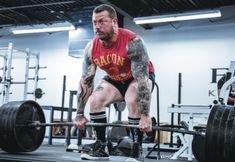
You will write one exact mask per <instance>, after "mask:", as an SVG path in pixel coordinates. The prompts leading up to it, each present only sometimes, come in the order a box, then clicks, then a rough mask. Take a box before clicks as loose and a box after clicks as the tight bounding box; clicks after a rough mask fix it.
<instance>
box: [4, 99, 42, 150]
mask: <svg viewBox="0 0 235 162" xmlns="http://www.w3.org/2000/svg"><path fill="white" fill-rule="evenodd" d="M0 113H1V119H0V130H1V133H0V139H1V140H0V141H1V142H0V147H1V148H2V150H4V151H7V152H31V151H34V150H36V149H37V148H38V147H39V146H40V145H41V143H42V141H43V139H44V135H45V127H41V128H40V129H36V128H31V127H17V125H24V124H28V123H31V122H33V121H39V122H41V123H45V117H44V114H43V110H42V109H41V107H40V106H39V105H38V104H37V103H36V102H34V101H13V102H9V103H6V104H4V105H2V106H1V108H0Z"/></svg>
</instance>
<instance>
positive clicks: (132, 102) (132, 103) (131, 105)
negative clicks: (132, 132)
mask: <svg viewBox="0 0 235 162" xmlns="http://www.w3.org/2000/svg"><path fill="white" fill-rule="evenodd" d="M126 104H127V107H128V109H129V111H130V114H132V115H134V116H136V115H139V109H138V105H137V101H136V98H134V97H129V98H128V99H127V100H126Z"/></svg>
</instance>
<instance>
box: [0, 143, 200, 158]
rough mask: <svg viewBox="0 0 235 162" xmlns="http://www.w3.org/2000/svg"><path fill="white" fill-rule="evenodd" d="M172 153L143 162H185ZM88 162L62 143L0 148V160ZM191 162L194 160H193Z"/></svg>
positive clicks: (153, 153)
mask: <svg viewBox="0 0 235 162" xmlns="http://www.w3.org/2000/svg"><path fill="white" fill-rule="evenodd" d="M147 153H148V151H147V148H144V155H146V154H147ZM172 154H173V153H169V152H168V153H166V152H165V153H164V152H161V159H149V158H145V160H144V161H145V162H157V161H159V162H186V161H188V160H187V159H186V158H180V159H177V160H172V159H170V157H171V155H172ZM155 155H157V152H156V151H153V152H152V153H151V156H155ZM126 159H127V157H121V156H110V159H109V162H124V161H125V160H126ZM18 161H19V162H88V161H89V160H81V159H80V153H77V152H66V146H65V145H64V144H62V143H55V142H53V145H48V144H47V143H45V142H44V143H43V144H42V145H41V146H40V147H39V148H38V149H37V150H36V151H34V152H30V153H19V154H10V153H6V152H4V151H2V150H1V149H0V162H18ZM192 162H196V160H193V161H192Z"/></svg>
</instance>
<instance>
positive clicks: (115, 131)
mask: <svg viewBox="0 0 235 162" xmlns="http://www.w3.org/2000/svg"><path fill="white" fill-rule="evenodd" d="M113 123H114V124H124V123H123V122H122V121H114V122H113ZM126 136H128V132H127V128H125V127H111V128H110V129H109V131H108V139H109V140H110V141H111V142H117V141H118V140H119V139H121V138H123V137H126Z"/></svg>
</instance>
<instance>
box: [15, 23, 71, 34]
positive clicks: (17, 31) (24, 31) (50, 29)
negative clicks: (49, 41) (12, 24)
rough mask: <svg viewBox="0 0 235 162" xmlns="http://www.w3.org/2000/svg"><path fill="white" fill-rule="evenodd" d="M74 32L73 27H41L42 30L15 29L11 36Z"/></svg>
mask: <svg viewBox="0 0 235 162" xmlns="http://www.w3.org/2000/svg"><path fill="white" fill-rule="evenodd" d="M69 30H75V27H74V26H73V25H70V26H64V27H42V28H30V29H15V30H12V33H13V34H29V33H46V32H47V33H52V32H60V31H69Z"/></svg>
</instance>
